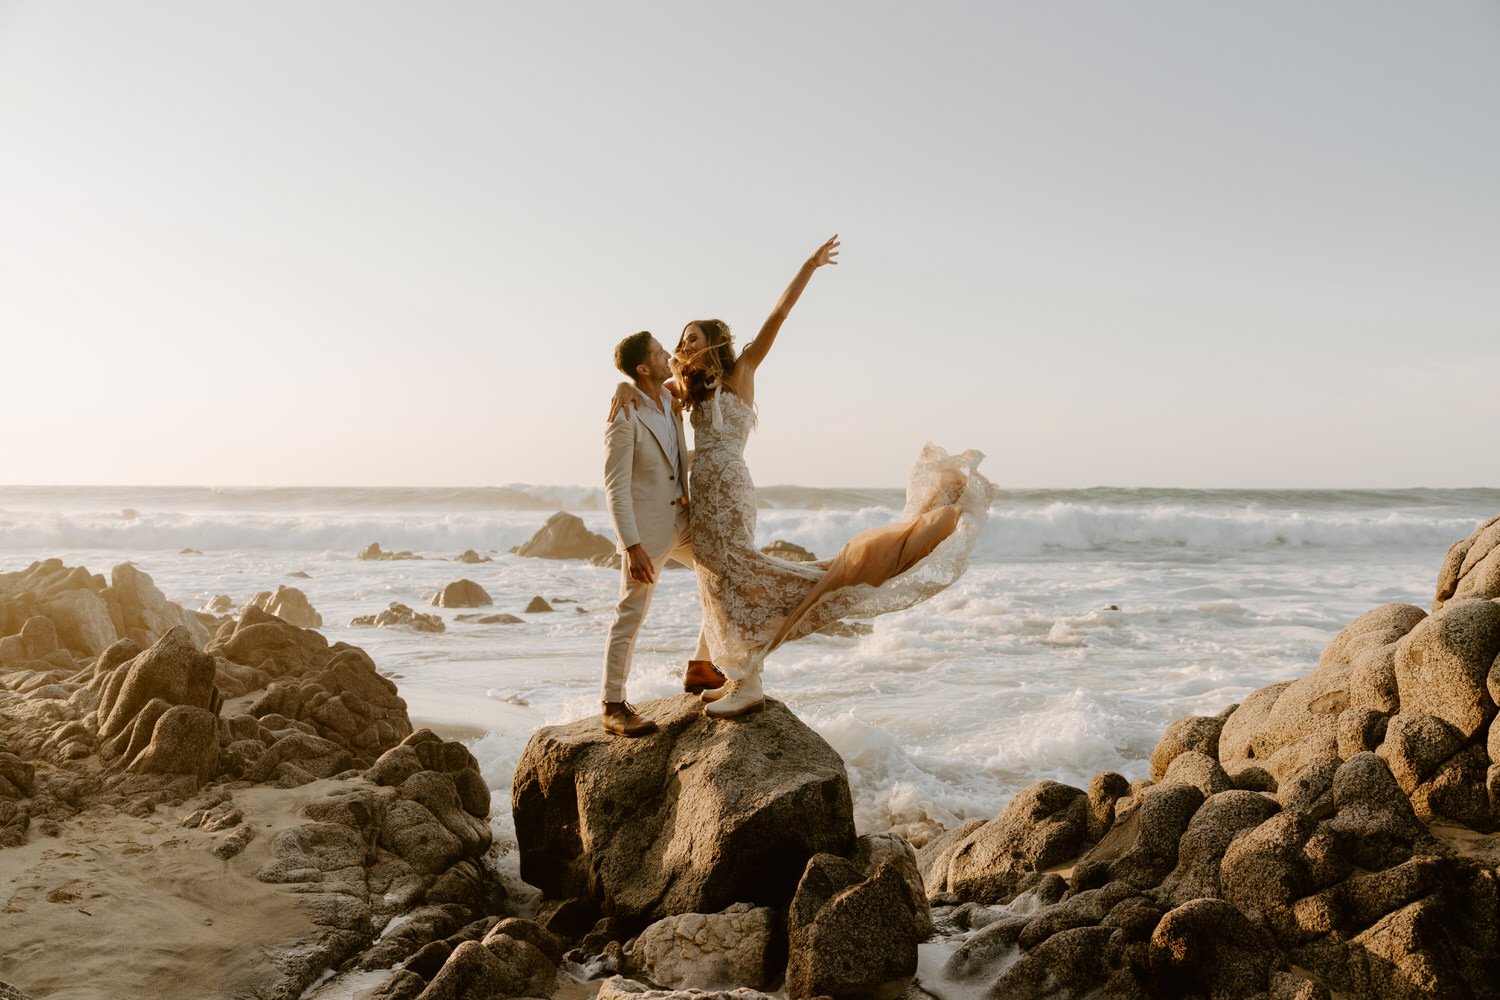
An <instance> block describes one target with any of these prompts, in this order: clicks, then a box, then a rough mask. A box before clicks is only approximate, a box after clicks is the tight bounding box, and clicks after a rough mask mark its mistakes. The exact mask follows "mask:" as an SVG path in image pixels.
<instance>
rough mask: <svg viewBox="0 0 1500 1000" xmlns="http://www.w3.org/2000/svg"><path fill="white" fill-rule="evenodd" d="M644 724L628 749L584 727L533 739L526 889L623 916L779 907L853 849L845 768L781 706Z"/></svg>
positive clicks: (661, 712) (676, 713)
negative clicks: (813, 870) (649, 729)
mask: <svg viewBox="0 0 1500 1000" xmlns="http://www.w3.org/2000/svg"><path fill="white" fill-rule="evenodd" d="M641 711H642V712H643V713H644V714H645V715H647V716H648V717H650V718H652V719H654V720H655V721H656V722H657V723H658V725H659V726H660V727H661V728H660V729H659V731H658V732H656V733H654V734H652V735H650V736H646V737H642V738H639V739H628V740H627V739H623V738H621V737H619V736H615V735H612V734H609V733H606V732H604V731H603V730H602V729H601V728H600V725H599V721H598V719H595V718H589V719H584V720H582V721H579V722H575V723H571V724H568V725H564V726H547V727H544V728H542V729H539V730H537V732H536V733H535V734H533V736H532V738H531V741H530V742H529V743H528V744H527V746H526V750H525V752H524V753H523V754H522V755H521V760H520V763H519V764H518V765H517V767H516V774H515V779H514V782H513V784H512V793H511V810H512V812H513V814H514V816H515V821H516V840H517V843H518V845H519V848H520V854H521V877H522V878H524V879H525V880H526V881H527V882H530V883H531V884H532V885H535V886H537V887H539V888H540V889H542V891H543V893H544V894H546V895H547V896H549V897H554V898H566V897H570V896H587V897H591V898H593V899H595V900H597V901H598V904H599V906H600V907H601V908H602V910H603V911H604V912H605V913H606V914H610V915H614V916H625V917H649V918H660V917H664V916H671V915H673V914H678V913H714V912H718V911H719V910H722V909H724V908H725V907H726V906H729V905H730V904H732V903H753V904H756V905H760V906H772V907H776V906H784V905H786V903H787V902H788V901H789V900H790V899H791V896H792V893H793V892H794V891H795V889H796V886H797V882H798V880H799V879H800V878H801V875H802V869H803V867H804V866H805V865H806V863H807V860H808V859H809V858H811V857H812V856H813V855H814V854H818V853H836V854H844V853H847V852H848V851H849V849H850V848H851V847H852V846H853V842H854V821H853V806H852V803H851V800H850V796H849V782H848V776H847V774H846V773H845V771H844V762H843V760H842V759H840V757H839V755H838V754H837V753H836V752H835V751H834V750H833V748H832V747H830V746H829V745H828V744H827V743H826V742H824V741H823V739H822V737H820V736H818V735H817V734H816V733H814V732H813V731H812V730H811V729H809V728H808V727H807V726H806V725H804V724H803V723H802V722H801V720H799V719H798V718H797V717H796V716H794V715H792V713H791V712H789V711H787V709H786V707H785V706H784V705H782V704H781V703H780V702H777V701H772V700H768V701H767V702H766V711H765V712H763V713H761V714H759V715H756V716H753V717H751V718H749V719H746V720H737V721H732V722H714V721H709V720H707V719H705V718H704V716H703V710H702V707H701V704H700V703H699V702H698V700H697V699H696V698H691V697H688V696H681V697H677V698H670V699H663V700H660V701H653V702H648V703H646V704H645V705H643V706H641ZM604 829H607V830H609V831H610V834H609V836H607V837H595V836H591V835H588V831H594V830H604Z"/></svg>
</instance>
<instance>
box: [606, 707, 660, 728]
mask: <svg viewBox="0 0 1500 1000" xmlns="http://www.w3.org/2000/svg"><path fill="white" fill-rule="evenodd" d="M604 731H605V732H606V733H614V734H615V735H616V736H646V735H648V734H650V733H654V732H656V723H654V722H652V721H651V720H650V719H648V718H646V717H645V716H643V715H637V714H636V711H635V709H634V708H633V707H632V706H631V704H630V703H629V702H627V701H606V702H605V703H604Z"/></svg>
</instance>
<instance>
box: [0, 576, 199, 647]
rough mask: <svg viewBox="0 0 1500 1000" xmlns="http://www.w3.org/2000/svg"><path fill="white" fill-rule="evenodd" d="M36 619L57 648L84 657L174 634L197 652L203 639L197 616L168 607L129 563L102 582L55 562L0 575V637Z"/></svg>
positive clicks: (150, 583) (169, 602)
mask: <svg viewBox="0 0 1500 1000" xmlns="http://www.w3.org/2000/svg"><path fill="white" fill-rule="evenodd" d="M37 616H40V617H43V618H46V619H48V620H49V621H51V623H52V625H53V628H54V629H55V631H56V634H57V641H58V643H59V644H60V645H61V646H62V647H64V648H66V649H68V650H71V651H72V652H74V653H77V654H79V655H84V656H98V655H99V654H100V653H102V652H104V650H105V649H107V648H109V646H110V645H111V644H113V643H114V642H115V641H116V640H118V639H125V638H129V639H132V640H134V641H135V642H137V643H138V644H140V646H142V647H143V648H144V647H146V646H149V645H151V644H152V643H154V642H155V641H156V640H157V639H160V638H161V637H162V636H163V635H166V633H167V632H168V631H170V630H171V629H174V628H181V629H182V630H183V632H184V634H185V635H186V636H187V637H188V639H189V640H190V641H191V642H192V643H193V644H194V645H196V646H198V647H200V648H201V647H202V646H203V645H204V644H205V643H206V642H208V639H209V634H208V627H207V626H206V625H204V624H203V622H202V621H200V620H199V619H198V616H197V615H195V614H193V612H191V611H188V610H187V609H185V608H183V607H182V606H180V605H178V604H174V603H173V602H171V601H168V600H167V599H166V597H164V596H163V595H162V592H161V591H160V590H158V589H157V588H156V585H155V584H154V583H152V581H151V577H150V576H148V575H147V574H145V573H143V572H141V571H140V570H139V569H136V568H135V567H134V566H133V565H131V564H130V563H122V564H120V565H119V566H116V567H115V568H114V570H113V571H112V572H111V573H110V579H109V580H108V581H106V580H105V578H104V577H103V576H101V575H99V574H97V573H90V572H89V571H88V570H86V569H84V568H83V567H81V566H76V567H72V568H69V567H67V566H64V565H63V562H62V560H61V559H46V560H42V561H39V562H34V563H32V564H31V565H30V566H28V567H27V568H26V569H24V570H21V571H19V572H15V573H0V636H10V635H14V634H17V633H19V632H20V630H21V627H22V626H23V625H24V624H25V623H26V622H27V620H29V619H31V618H34V617H37Z"/></svg>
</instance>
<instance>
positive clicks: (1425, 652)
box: [481, 518, 1500, 1000]
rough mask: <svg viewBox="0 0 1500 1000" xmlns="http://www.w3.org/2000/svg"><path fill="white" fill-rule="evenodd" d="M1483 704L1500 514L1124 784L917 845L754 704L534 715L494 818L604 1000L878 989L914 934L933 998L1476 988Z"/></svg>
mask: <svg viewBox="0 0 1500 1000" xmlns="http://www.w3.org/2000/svg"><path fill="white" fill-rule="evenodd" d="M1497 703H1500V518H1497V519H1495V520H1492V521H1490V522H1488V523H1486V524H1485V525H1482V526H1481V527H1480V528H1479V529H1478V530H1476V531H1475V532H1474V534H1473V535H1472V536H1470V538H1468V539H1465V540H1464V541H1463V542H1460V543H1458V544H1456V545H1455V546H1454V547H1453V549H1452V550H1451V551H1450V553H1449V555H1448V558H1447V560H1446V562H1445V563H1444V566H1443V569H1442V571H1441V574H1440V580H1439V588H1438V592H1437V595H1436V599H1435V600H1434V602H1433V605H1432V608H1431V609H1430V611H1429V610H1423V609H1421V608H1417V607H1413V606H1410V605H1397V604H1392V605H1384V606H1381V607H1378V608H1375V609H1373V610H1371V611H1369V612H1367V613H1366V614H1364V615H1361V616H1360V617H1358V618H1356V619H1355V620H1354V621H1353V622H1351V623H1350V624H1349V625H1348V626H1347V627H1346V628H1344V629H1343V630H1342V631H1341V632H1340V633H1339V634H1338V635H1337V636H1335V637H1334V639H1333V640H1332V642H1330V643H1329V645H1328V647H1327V649H1326V650H1325V651H1324V653H1323V655H1322V658H1321V660H1320V662H1319V664H1318V666H1317V669H1315V670H1314V671H1313V672H1312V673H1310V674H1309V675H1307V676H1305V677H1303V678H1302V679H1300V680H1297V681H1292V682H1285V683H1280V684H1274V685H1271V686H1269V687H1266V688H1263V689H1261V690H1259V691H1256V692H1254V693H1253V694H1252V695H1251V696H1250V697H1249V698H1247V699H1246V700H1245V701H1244V703H1243V704H1240V705H1231V706H1229V707H1227V708H1226V709H1224V711H1222V712H1220V713H1219V714H1218V715H1215V716H1194V717H1189V718H1184V719H1179V720H1178V721H1176V722H1174V723H1173V724H1172V725H1171V726H1169V727H1168V729H1167V730H1166V732H1165V733H1164V734H1163V736H1162V738H1161V740H1160V742H1159V743H1158V745H1157V747H1156V748H1155V750H1154V752H1153V753H1152V756H1151V760H1150V777H1149V778H1147V779H1142V780H1139V781H1136V782H1130V781H1128V780H1126V779H1125V778H1124V777H1122V776H1121V775H1118V774H1113V773H1108V772H1106V773H1102V774H1099V775H1097V776H1095V777H1094V779H1093V780H1092V781H1091V782H1089V784H1088V787H1087V788H1074V787H1071V786H1068V785H1065V784H1061V783H1058V782H1054V781H1042V782H1038V783H1036V784H1033V785H1031V786H1029V787H1027V788H1026V789H1024V790H1022V791H1021V792H1020V793H1018V794H1017V795H1016V797H1015V798H1014V799H1013V800H1012V801H1011V802H1010V803H1009V804H1008V805H1007V806H1006V808H1005V809H1004V810H1002V811H1001V813H1000V814H999V815H997V816H995V817H993V818H991V819H989V820H973V821H970V822H968V823H965V824H963V825H961V826H958V827H956V828H954V829H951V830H948V831H945V832H943V833H941V834H940V835H938V836H936V837H935V838H933V839H932V840H930V841H929V842H927V843H926V844H924V845H923V846H922V848H921V850H920V851H914V850H913V848H912V846H911V845H909V844H908V843H907V842H906V841H905V840H903V839H901V838H900V837H898V836H897V835H895V834H883V835H877V836H869V837H862V838H855V837H854V836H853V830H852V828H851V826H850V825H849V821H848V813H847V810H848V806H847V801H848V791H847V785H846V784H845V783H844V774H843V768H842V764H841V762H840V761H839V760H838V758H837V755H836V754H834V753H833V751H832V750H830V749H828V748H827V747H826V745H822V744H821V741H820V740H819V739H818V738H817V737H816V736H815V735H814V734H812V733H811V732H810V731H807V730H806V729H805V727H803V726H802V725H801V723H800V722H798V721H797V720H796V719H795V717H793V716H792V715H791V714H790V713H789V712H787V711H786V710H785V708H784V707H783V706H780V705H779V704H777V703H775V702H770V703H768V704H769V707H768V711H767V712H766V713H765V714H764V715H763V716H759V717H756V718H755V719H753V720H751V721H749V722H741V723H736V724H709V725H705V724H704V723H703V722H702V721H701V716H700V714H699V712H698V710H697V709H696V707H695V706H694V705H693V703H692V701H691V699H686V698H680V699H672V700H665V701H661V702H656V703H653V704H652V705H650V706H649V707H648V708H647V709H646V711H647V712H648V713H649V714H650V715H651V716H652V717H653V718H655V719H657V720H658V721H659V723H660V725H661V728H660V730H659V732H658V733H656V734H653V735H652V736H648V737H645V738H643V739H639V740H633V741H628V742H627V741H623V740H618V739H614V738H611V737H608V736H606V735H604V734H602V733H599V732H598V731H597V724H596V723H594V722H593V721H592V720H589V721H587V722H581V723H577V724H574V725H572V726H563V727H550V728H546V729H542V730H540V731H538V732H537V733H536V734H535V736H533V738H532V740H531V743H530V744H529V745H528V747H527V749H526V752H525V754H524V755H523V757H522V759H521V762H520V765H519V766H518V768H517V772H516V776H515V781H514V784H513V794H512V809H513V812H514V815H515V819H516V830H517V840H518V843H519V846H520V851H521V871H522V875H523V877H524V878H526V880H527V881H529V882H531V883H532V884H534V885H536V886H537V887H539V888H541V889H542V891H543V894H544V896H545V897H546V898H547V900H548V902H546V903H544V905H543V907H542V909H541V911H540V912H539V913H538V915H537V922H538V923H539V924H540V925H541V926H542V928H543V929H544V930H547V931H549V932H550V933H552V934H554V935H556V936H557V937H559V938H561V939H562V940H563V941H564V942H565V943H566V944H568V945H569V946H570V949H569V950H568V951H566V952H564V962H565V963H566V962H568V961H572V962H574V963H575V964H576V965H577V966H578V967H579V968H582V969H585V970H586V971H588V972H590V973H592V974H595V975H599V974H605V973H616V976H615V978H613V979H611V980H610V981H609V982H608V983H606V984H605V986H604V989H603V991H601V994H600V995H601V996H602V995H605V994H606V993H607V994H609V995H610V996H615V995H617V994H618V995H620V996H631V997H636V998H640V997H648V996H649V997H665V996H668V995H671V991H678V992H677V995H678V996H684V997H686V996H689V995H692V996H702V995H704V994H701V993H697V992H694V993H691V994H690V993H687V992H682V991H686V990H690V989H691V990H709V991H715V990H717V991H721V995H726V994H723V993H722V991H727V990H734V991H735V993H734V995H736V996H740V997H747V996H751V995H753V994H752V992H751V991H759V990H769V989H774V988H777V987H780V988H782V989H783V990H784V991H785V994H786V996H787V997H789V998H792V1000H800V998H812V997H817V996H830V997H836V998H881V1000H890V998H894V997H896V996H898V995H900V994H901V993H902V991H903V990H906V989H913V990H920V989H921V987H922V986H923V984H922V983H918V984H917V985H916V986H915V987H913V986H912V985H911V984H912V982H913V977H914V974H915V972H916V968H917V944H918V942H920V941H922V940H923V939H925V938H927V937H928V936H929V935H930V934H931V933H933V931H934V929H935V930H936V931H937V932H938V933H939V934H941V935H943V936H944V938H945V939H947V940H949V941H950V942H954V943H955V944H956V947H950V949H949V951H950V954H949V955H948V957H947V958H946V961H945V963H944V967H943V968H942V970H941V973H940V974H938V975H937V976H935V977H934V981H933V982H932V983H929V984H927V985H928V987H929V988H930V989H932V990H934V991H935V992H938V993H943V994H945V995H946V993H947V992H948V991H953V990H957V991H959V992H963V993H974V994H978V993H984V994H986V995H989V996H994V997H1095V996H1097V997H1106V998H1115V997H1118V998H1143V1000H1144V998H1154V997H1204V998H1224V1000H1228V998H1265V1000H1282V998H1293V997H1297V998H1304V1000H1309V998H1320V997H1334V996H1350V997H1380V998H1417V997H1434V996H1438V997H1495V996H1500V957H1497V956H1500V867H1497V866H1500V840H1497V838H1496V836H1495V834H1496V831H1497V830H1500V723H1497V721H1496V719H1497V715H1500V709H1497ZM959 942H961V943H959ZM481 946H482V944H481ZM938 980H941V981H940V982H939V981H938ZM664 991H665V992H664ZM910 995H912V996H917V995H921V994H920V993H917V992H914V993H912V994H910Z"/></svg>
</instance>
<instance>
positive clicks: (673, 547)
mask: <svg viewBox="0 0 1500 1000" xmlns="http://www.w3.org/2000/svg"><path fill="white" fill-rule="evenodd" d="M646 554H647V555H649V556H650V557H651V565H652V566H654V567H656V578H657V579H658V580H660V579H661V574H662V573H663V572H664V571H665V570H666V565H667V560H668V559H676V560H677V561H678V562H680V563H683V564H685V565H687V566H692V565H693V543H692V535H691V533H690V531H689V529H688V514H687V510H686V509H681V510H679V511H678V514H677V527H676V530H675V531H674V532H673V533H672V540H671V543H670V544H669V546H668V548H667V550H666V551H665V552H660V553H658V552H647V553H646ZM622 558H623V559H624V561H623V562H622V563H621V564H620V600H619V602H618V603H616V604H615V620H614V623H613V624H611V625H610V627H609V641H608V643H607V644H606V645H605V647H604V693H603V696H602V697H601V698H600V701H624V700H625V681H626V679H627V678H628V677H629V676H630V661H631V659H632V658H633V657H634V655H635V639H636V636H637V635H638V634H639V633H640V631H641V623H642V622H643V621H645V620H646V610H647V609H648V608H650V607H651V597H652V595H654V594H655V593H656V584H654V583H641V582H639V581H637V580H632V579H631V578H630V561H629V558H628V557H625V556H623V554H622ZM693 659H695V660H707V659H709V655H708V644H707V643H706V642H705V641H704V639H703V629H702V628H701V627H700V628H699V629H698V651H697V652H696V653H694V654H693Z"/></svg>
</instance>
